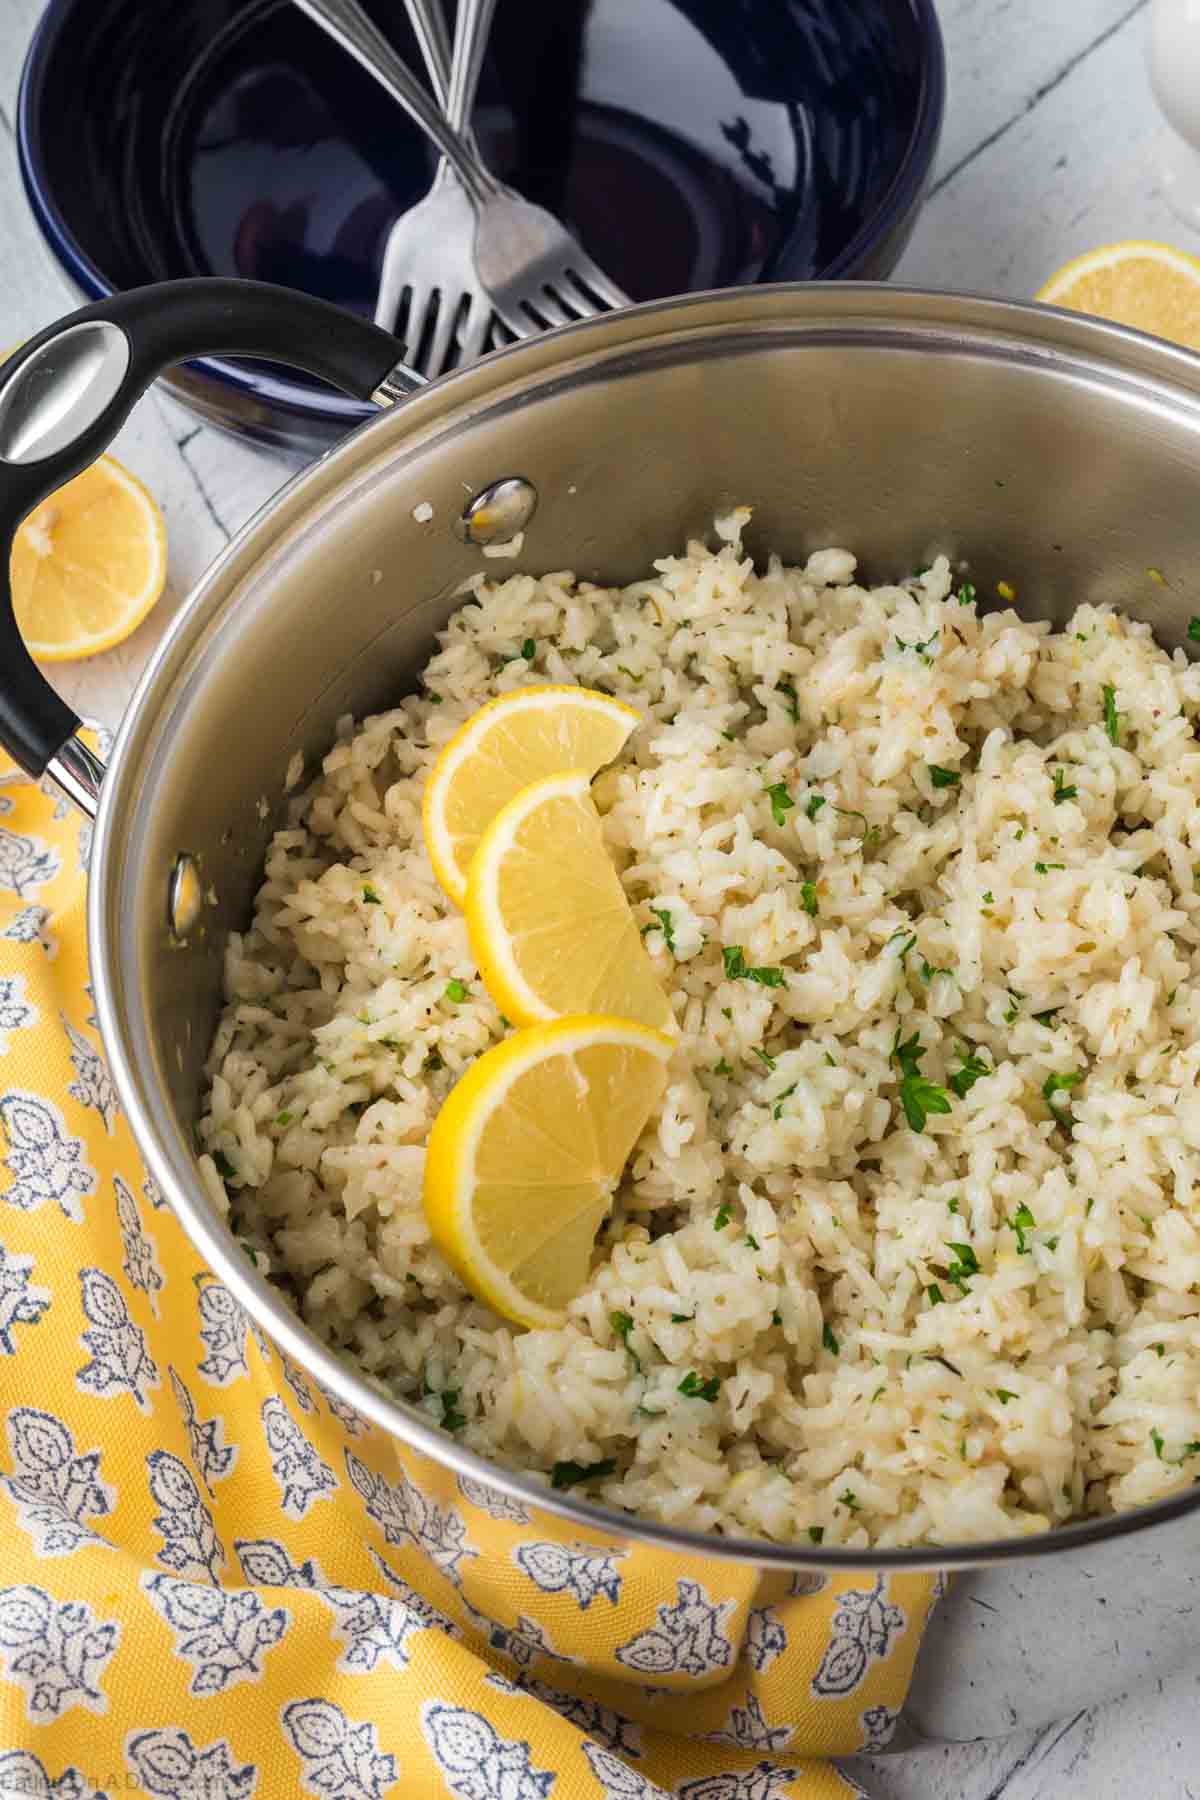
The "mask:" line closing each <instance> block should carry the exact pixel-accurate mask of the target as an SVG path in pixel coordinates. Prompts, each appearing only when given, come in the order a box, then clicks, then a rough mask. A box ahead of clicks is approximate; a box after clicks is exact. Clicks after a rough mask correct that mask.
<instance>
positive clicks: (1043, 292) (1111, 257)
mask: <svg viewBox="0 0 1200 1800" xmlns="http://www.w3.org/2000/svg"><path fill="white" fill-rule="evenodd" d="M1034 299H1035V300H1043V301H1045V302H1046V304H1047V305H1049V306H1067V307H1070V308H1071V309H1072V311H1074V312H1084V313H1092V314H1094V315H1095V316H1096V317H1097V318H1100V319H1112V320H1113V321H1114V323H1115V324H1117V325H1132V326H1134V327H1136V329H1137V330H1138V331H1149V332H1153V333H1154V335H1155V336H1156V337H1162V338H1169V339H1170V340H1171V342H1172V343H1174V344H1184V345H1186V346H1187V348H1188V349H1189V350H1200V258H1197V257H1195V256H1189V255H1188V254H1187V253H1186V252H1185V251H1183V250H1175V249H1173V248H1172V247H1171V245H1170V244H1156V243H1152V242H1149V241H1147V240H1144V239H1138V238H1130V239H1128V240H1127V241H1125V242H1124V243H1119V244H1104V245H1103V246H1102V247H1101V248H1100V249H1099V250H1090V251H1089V252H1088V254H1087V255H1086V256H1077V257H1076V258H1075V260H1074V261H1073V262H1069V263H1067V264H1065V266H1064V267H1063V268H1061V269H1059V270H1058V272H1057V274H1055V275H1052V276H1051V277H1050V279H1049V281H1047V282H1046V284H1045V285H1044V286H1043V287H1041V288H1039V289H1038V291H1037V293H1036V294H1035V295H1034Z"/></svg>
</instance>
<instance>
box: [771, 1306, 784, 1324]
mask: <svg viewBox="0 0 1200 1800" xmlns="http://www.w3.org/2000/svg"><path fill="white" fill-rule="evenodd" d="M771 1323H772V1325H782V1324H783V1314H782V1313H781V1312H780V1310H779V1308H778V1307H776V1308H775V1311H774V1312H773V1313H772V1314H771Z"/></svg>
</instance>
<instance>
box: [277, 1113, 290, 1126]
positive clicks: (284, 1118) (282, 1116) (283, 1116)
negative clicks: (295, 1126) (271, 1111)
mask: <svg viewBox="0 0 1200 1800" xmlns="http://www.w3.org/2000/svg"><path fill="white" fill-rule="evenodd" d="M291 1122H292V1115H291V1113H290V1112H281V1113H276V1114H275V1123H276V1124H277V1125H290V1124H291Z"/></svg>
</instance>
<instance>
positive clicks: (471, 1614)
mask: <svg viewBox="0 0 1200 1800" xmlns="http://www.w3.org/2000/svg"><path fill="white" fill-rule="evenodd" d="M463 1607H464V1610H465V1611H466V1614H467V1617H468V1619H469V1620H470V1621H471V1624H472V1626H473V1627H474V1629H475V1630H476V1631H477V1632H478V1633H479V1634H480V1636H481V1637H482V1638H483V1639H484V1641H485V1643H486V1644H487V1645H488V1647H489V1649H492V1650H498V1651H499V1653H500V1655H501V1656H507V1657H508V1659H509V1661H510V1662H512V1663H515V1664H516V1665H517V1667H518V1668H519V1669H526V1668H529V1667H530V1666H531V1664H532V1663H534V1662H535V1661H536V1659H537V1658H538V1657H539V1656H544V1657H547V1658H549V1660H550V1661H551V1662H561V1663H569V1662H574V1661H575V1660H576V1658H575V1657H573V1656H563V1655H562V1654H561V1652H559V1651H558V1650H556V1649H555V1648H554V1645H553V1644H552V1643H551V1642H550V1639H549V1637H548V1635H547V1633H546V1630H545V1627H544V1626H542V1625H539V1624H538V1622H537V1620H536V1619H529V1618H527V1617H526V1616H525V1614H524V1613H518V1615H517V1622H516V1624H515V1625H502V1624H500V1623H499V1622H498V1621H497V1620H495V1619H489V1618H488V1616H487V1615H486V1613H481V1612H480V1611H479V1610H478V1608H477V1607H474V1606H472V1605H471V1602H470V1601H469V1600H468V1599H467V1598H466V1596H465V1595H464V1596H463Z"/></svg>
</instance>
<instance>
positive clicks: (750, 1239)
mask: <svg viewBox="0 0 1200 1800" xmlns="http://www.w3.org/2000/svg"><path fill="white" fill-rule="evenodd" d="M744 1241H745V1242H746V1243H747V1244H748V1245H749V1247H750V1249H751V1250H761V1249H762V1245H761V1244H760V1243H759V1241H758V1239H757V1238H756V1237H755V1236H754V1235H753V1233H751V1232H749V1231H748V1232H747V1233H746V1236H745V1240H744Z"/></svg>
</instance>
